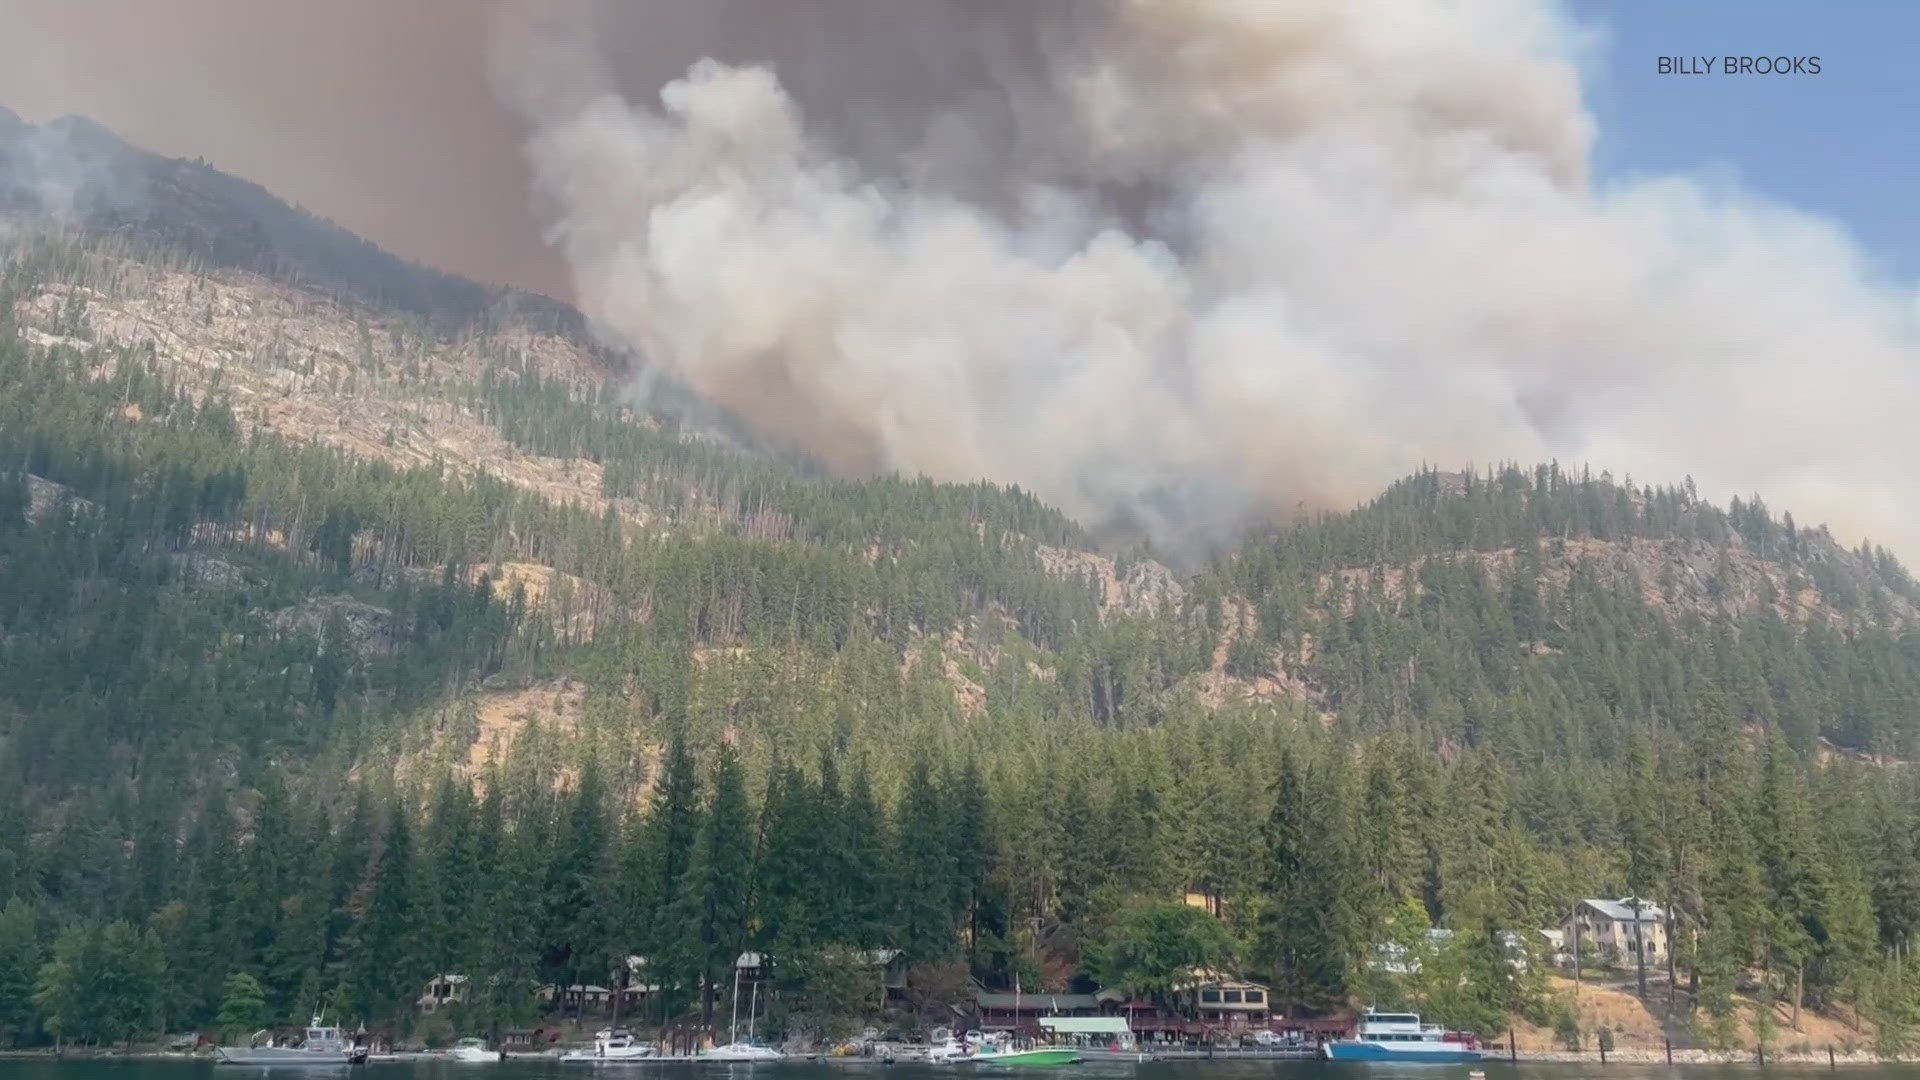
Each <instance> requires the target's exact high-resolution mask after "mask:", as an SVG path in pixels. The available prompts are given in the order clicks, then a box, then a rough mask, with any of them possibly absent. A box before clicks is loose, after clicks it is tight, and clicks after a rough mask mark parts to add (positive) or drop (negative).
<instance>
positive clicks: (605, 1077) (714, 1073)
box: [0, 1058, 1920, 1080]
mask: <svg viewBox="0 0 1920 1080" xmlns="http://www.w3.org/2000/svg"><path fill="white" fill-rule="evenodd" d="M1474 1067H1477V1068H1480V1069H1482V1070H1484V1071H1485V1072H1486V1074H1487V1080H1601V1078H1605V1080H1675V1078H1676V1077H1677V1078H1681V1080H1760V1078H1762V1077H1764V1078H1766V1080H1815V1078H1817V1077H1836V1076H1837V1077H1838V1078H1839V1080H1920V1066H1915V1065H1842V1066H1840V1068H1839V1070H1838V1072H1837V1073H1836V1072H1831V1071H1829V1070H1828V1069H1826V1068H1825V1067H1824V1066H1810V1065H1768V1066H1764V1067H1762V1066H1756V1065H1686V1066H1676V1067H1673V1068H1668V1067H1666V1066H1664V1065H1637V1064H1623V1063H1620V1062H1614V1063H1613V1064H1610V1065H1606V1066H1604V1067H1603V1066H1600V1065H1598V1064H1582V1065H1565V1064H1545V1063H1543V1064H1521V1065H1519V1066H1512V1065H1508V1064H1507V1063H1505V1062H1498V1061H1488V1062H1485V1063H1482V1064H1480V1065H1478V1066H1474ZM1468 1068H1469V1066H1466V1065H1382V1064H1377V1063H1360V1062H1341V1063H1334V1062H1326V1061H1154V1062H1145V1063H1140V1064H1133V1063H1126V1062H1088V1063H1086V1064H1082V1065H1075V1066H1072V1067H1069V1068H1062V1069H1052V1070H1044V1071H1041V1070H1036V1071H1032V1072H1030V1073H1023V1072H1015V1071H1010V1070H1009V1071H1001V1072H996V1073H991V1074H989V1073H972V1072H960V1071H956V1070H955V1069H953V1068H939V1067H935V1066H929V1065H924V1064H921V1065H914V1064H901V1065H890V1066H880V1065H876V1064H871V1063H865V1064H854V1063H827V1062H780V1063H777V1064H759V1065H724V1064H712V1065H691V1064H689V1065H650V1066H642V1067H624V1068H623V1067H604V1066H602V1067H595V1066H591V1065H562V1064H560V1063H559V1062H558V1061H555V1060H552V1059H544V1060H542V1059H538V1058H526V1059H520V1060H509V1061H506V1062H504V1063H500V1064H494V1065H462V1064H458V1063H455V1062H448V1061H414V1062H375V1063H373V1064H370V1065H365V1066H362V1067H360V1068H357V1069H354V1070H352V1071H351V1072H349V1070H347V1069H345V1068H340V1067H333V1068H327V1067H320V1068H278V1069H263V1068H250V1067H247V1066H240V1065H221V1066H218V1067H216V1066H214V1065H213V1064H212V1063H211V1062H189V1061H165V1060H159V1061H138V1060H135V1061H111V1060H106V1061H102V1060H68V1061H54V1060H51V1059H18V1058H16V1059H0V1080H335V1078H338V1080H349V1078H350V1080H561V1078H562V1077H568V1078H573V1080H729V1078H730V1077H731V1078H737V1080H746V1077H747V1075H748V1074H751V1077H752V1080H863V1078H871V1080H956V1078H968V1077H974V1076H980V1077H989V1076H991V1077H992V1078H993V1080H1003V1078H1008V1077H1020V1076H1030V1077H1032V1078H1033V1080H1040V1078H1042V1077H1058V1078H1060V1080H1466V1077H1467V1070H1468Z"/></svg>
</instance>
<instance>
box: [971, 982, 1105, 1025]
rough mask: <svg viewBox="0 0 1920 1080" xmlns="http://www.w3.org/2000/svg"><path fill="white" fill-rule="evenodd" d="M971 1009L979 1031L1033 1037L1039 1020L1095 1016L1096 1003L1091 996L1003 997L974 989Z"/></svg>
mask: <svg viewBox="0 0 1920 1080" xmlns="http://www.w3.org/2000/svg"><path fill="white" fill-rule="evenodd" d="M973 1010H974V1016H975V1018H976V1020H977V1021H978V1023H979V1025H980V1030H982V1031H1024V1032H1028V1033H1030V1034H1036V1035H1037V1034H1039V1033H1040V1030H1041V1029H1040V1020H1041V1018H1042V1017H1061V1016H1066V1017H1085V1016H1096V1015H1098V1014H1099V1012H1100V1002H1099V1001H1098V999H1096V998H1095V997H1094V995H1092V994H1049V993H1044V992H1043V993H1019V994H1011V993H1008V994H1003V993H997V992H994V991H988V990H976V991H974V995H973Z"/></svg>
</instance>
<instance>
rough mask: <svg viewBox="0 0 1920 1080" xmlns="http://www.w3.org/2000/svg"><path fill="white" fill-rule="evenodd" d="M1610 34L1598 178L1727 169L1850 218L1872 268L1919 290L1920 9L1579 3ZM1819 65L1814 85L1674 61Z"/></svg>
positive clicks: (1602, 43) (1779, 194)
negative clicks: (1732, 58)
mask: <svg viewBox="0 0 1920 1080" xmlns="http://www.w3.org/2000/svg"><path fill="white" fill-rule="evenodd" d="M1566 3H1567V7H1568V10H1570V11H1571V12H1572V13H1573V15H1574V16H1575V18H1576V19H1577V20H1578V21H1579V22H1580V23H1581V24H1582V25H1583V26H1586V27H1588V28H1590V29H1593V30H1597V31H1599V32H1600V33H1599V37H1598V40H1597V41H1596V42H1595V46H1594V48H1595V51H1594V53H1593V55H1592V56H1590V57H1588V58H1587V61H1588V63H1587V103H1588V107H1589V108H1590V109H1591V110H1592V111H1593V113H1594V115H1595V118H1596V119H1597V120H1598V122H1599V125H1600V138H1599V141H1598V143H1597V144H1596V146H1595V155H1594V156H1595V166H1596V172H1597V174H1598V178H1599V180H1600V181H1601V182H1602V183H1604V182H1605V181H1606V180H1607V179H1609V178H1617V177H1622V176H1630V175H1634V174H1638V173H1670V172H1704V171H1720V172H1723V173H1731V175H1733V176H1735V177H1737V178H1738V180H1739V182H1740V184H1741V186H1743V187H1745V188H1747V189H1748V190H1751V191H1755V192H1758V193H1760V194H1762V195H1765V196H1767V197H1768V198H1771V199H1773V200H1776V201H1779V202H1783V203H1787V204H1789V205H1792V206H1795V207H1798V208H1800V209H1802V210H1807V211H1811V212H1814V213H1818V214H1821V215H1823V216H1827V217H1831V218H1835V219H1837V220H1839V221H1840V222H1841V223H1843V224H1844V226H1845V227H1846V228H1847V230H1848V231H1849V232H1850V233H1852V235H1853V236H1855V237H1856V238H1857V239H1858V240H1859V241H1860V242H1861V243H1862V244H1863V245H1864V247H1865V249H1866V251H1867V252H1868V254H1869V256H1870V258H1872V260H1873V262H1874V265H1875V268H1876V269H1877V270H1878V271H1879V272H1880V273H1881V274H1884V275H1891V276H1894V277H1897V278H1900V279H1903V280H1906V281H1912V280H1915V279H1920V215H1916V214H1915V213H1914V207H1915V193H1916V192H1920V3H1907V2H1902V0H1885V2H1878V3H1876V2H1868V0H1851V2H1827V3H1821V2H1815V0H1807V2H1800V3H1792V2H1786V0H1664V2H1662V0H1614V2H1611V3H1606V2H1600V0H1566ZM1729 54H1731V55H1736V56H1738V55H1743V54H1744V55H1761V54H1765V55H1769V56H1779V55H1786V56H1804V55H1815V56H1819V57H1820V66H1821V72H1820V74H1819V75H1814V76H1786V77H1781V76H1774V77H1762V76H1756V75H1745V76H1734V77H1728V76H1725V75H1721V74H1719V73H1718V71H1717V67H1718V65H1716V72H1715V74H1712V75H1699V76H1675V75H1660V74H1657V72H1656V65H1657V60H1658V58H1659V57H1660V56H1662V55H1668V56H1726V55H1729Z"/></svg>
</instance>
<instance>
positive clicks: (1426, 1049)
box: [1320, 1009, 1480, 1062]
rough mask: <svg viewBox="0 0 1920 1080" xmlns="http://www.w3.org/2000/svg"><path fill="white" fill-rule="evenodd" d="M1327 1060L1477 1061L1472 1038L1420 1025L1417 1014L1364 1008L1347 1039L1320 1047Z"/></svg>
mask: <svg viewBox="0 0 1920 1080" xmlns="http://www.w3.org/2000/svg"><path fill="white" fill-rule="evenodd" d="M1320 1052H1321V1054H1322V1055H1323V1056H1325V1057H1326V1058H1327V1059H1328V1060H1331V1061H1408V1062H1419V1061H1427V1062H1459V1061H1479V1060H1480V1050H1479V1048H1478V1047H1477V1046H1476V1045H1475V1044H1474V1041H1473V1037H1472V1036H1470V1035H1463V1034H1461V1033H1459V1032H1453V1031H1448V1030H1446V1029H1445V1028H1442V1027H1441V1026H1440V1025H1438V1024H1423V1023H1421V1022H1420V1015H1419V1014H1418V1013H1382V1012H1374V1011H1373V1010H1372V1009H1368V1010H1367V1011H1366V1013H1365V1015H1363V1016H1361V1018H1360V1026H1359V1028H1358V1030H1356V1031H1355V1032H1354V1035H1353V1037H1352V1038H1350V1039H1335V1040H1333V1041H1331V1042H1328V1043H1326V1044H1324V1045H1323V1046H1321V1048H1320Z"/></svg>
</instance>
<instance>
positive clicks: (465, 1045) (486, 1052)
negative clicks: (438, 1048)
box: [447, 1039, 506, 1064]
mask: <svg viewBox="0 0 1920 1080" xmlns="http://www.w3.org/2000/svg"><path fill="white" fill-rule="evenodd" d="M447 1057H449V1058H451V1059H453V1060H454V1061H465V1062H471V1063H474V1064H479V1063H482V1062H488V1061H504V1060H506V1055H505V1054H502V1053H501V1052H500V1051H498V1050H490V1049H488V1048H487V1044H486V1041H485V1040H483V1039H461V1040H460V1041H459V1042H457V1043H454V1044H453V1049H451V1050H449V1051H447Z"/></svg>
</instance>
